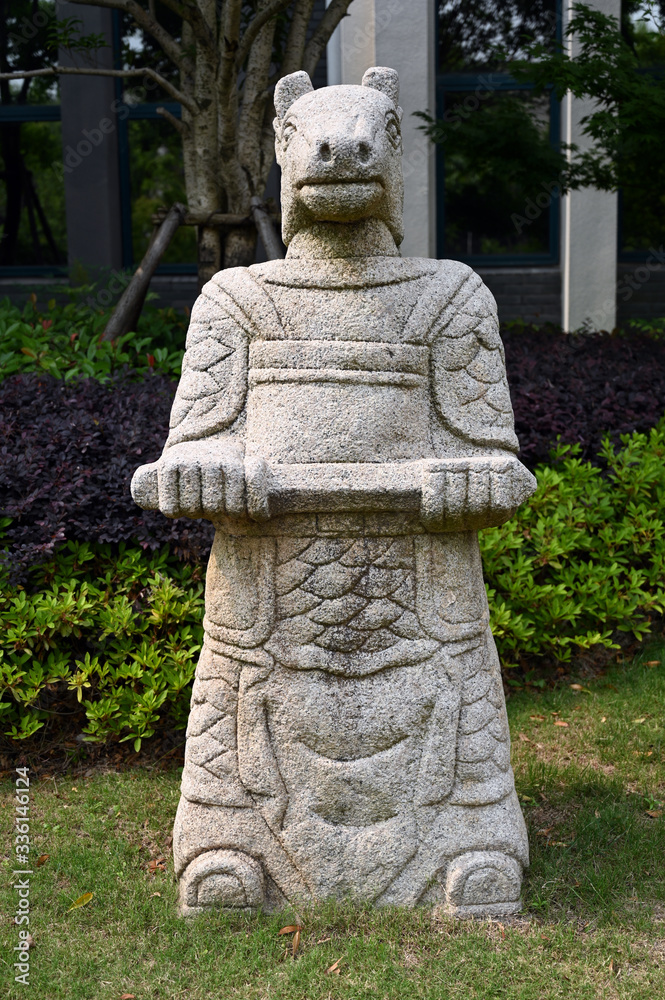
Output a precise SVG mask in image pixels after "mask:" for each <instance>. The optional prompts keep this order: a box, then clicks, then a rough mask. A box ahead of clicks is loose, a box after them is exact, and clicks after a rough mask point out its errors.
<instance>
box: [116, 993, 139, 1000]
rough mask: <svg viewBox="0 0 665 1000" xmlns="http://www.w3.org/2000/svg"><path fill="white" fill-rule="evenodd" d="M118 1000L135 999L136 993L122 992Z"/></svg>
mask: <svg viewBox="0 0 665 1000" xmlns="http://www.w3.org/2000/svg"><path fill="white" fill-rule="evenodd" d="M120 1000H136V995H135V994H134V993H123V994H122V996H121V997H120Z"/></svg>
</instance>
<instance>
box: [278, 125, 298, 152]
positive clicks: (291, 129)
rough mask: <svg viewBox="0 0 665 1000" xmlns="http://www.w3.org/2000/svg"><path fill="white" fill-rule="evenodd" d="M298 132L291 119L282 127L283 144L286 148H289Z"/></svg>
mask: <svg viewBox="0 0 665 1000" xmlns="http://www.w3.org/2000/svg"><path fill="white" fill-rule="evenodd" d="M296 132H297V129H296V126H295V123H294V122H292V121H291V120H290V119H289V120H288V121H286V122H284V124H283V125H282V144H283V145H284V146H288V144H289V143H290V142H291V139H292V138H293V136H294V135H295V134H296Z"/></svg>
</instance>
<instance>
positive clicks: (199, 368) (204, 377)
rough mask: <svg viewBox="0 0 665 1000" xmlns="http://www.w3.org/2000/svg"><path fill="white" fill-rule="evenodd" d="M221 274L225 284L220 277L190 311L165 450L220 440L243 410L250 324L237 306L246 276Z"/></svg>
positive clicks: (248, 317) (243, 312)
mask: <svg viewBox="0 0 665 1000" xmlns="http://www.w3.org/2000/svg"><path fill="white" fill-rule="evenodd" d="M234 270H237V271H240V270H241V269H240V268H237V269H234ZM242 270H243V271H244V269H242ZM222 274H224V283H223V284H222V281H221V280H220V276H219V275H216V276H215V277H214V278H213V279H212V281H209V282H208V284H207V285H205V287H204V288H203V291H202V292H201V294H200V295H199V297H198V299H197V300H196V302H195V304H194V308H193V309H192V315H191V320H190V324H189V330H188V331H187V341H186V345H185V347H186V350H185V356H184V358H183V362H182V375H181V377H180V382H179V384H178V389H177V392H176V396H175V399H174V401H173V408H172V410H171V419H170V423H169V426H170V433H169V437H168V441H167V443H166V446H167V448H168V447H169V446H170V445H173V444H179V443H180V442H182V441H196V440H201V439H202V438H209V437H211V436H213V435H214V436H218V435H219V434H220V432H224V431H226V430H228V429H229V428H231V427H232V425H233V424H234V423H235V421H236V420H237V419H238V417H239V416H240V414H241V413H242V410H243V407H244V405H245V397H246V394H247V354H248V344H249V339H250V336H251V332H252V322H251V318H250V316H249V315H248V313H247V312H246V311H245V310H243V308H242V307H241V306H240V305H239V304H238V301H237V300H238V298H239V296H238V290H240V291H241V290H242V283H243V275H235V276H234V275H232V274H231V272H230V271H229V272H222ZM234 277H235V281H234ZM245 280H247V279H246V278H245ZM234 285H236V286H238V288H234V287H233V286H234ZM225 286H227V287H225ZM234 291H235V293H236V294H235V295H234V294H233V292H234Z"/></svg>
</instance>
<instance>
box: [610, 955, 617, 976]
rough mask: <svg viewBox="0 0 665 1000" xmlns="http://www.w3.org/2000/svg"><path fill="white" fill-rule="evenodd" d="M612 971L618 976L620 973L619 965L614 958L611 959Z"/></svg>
mask: <svg viewBox="0 0 665 1000" xmlns="http://www.w3.org/2000/svg"><path fill="white" fill-rule="evenodd" d="M610 972H611V973H612V975H613V976H618V975H619V966H618V964H617V963H616V962H615V961H614V959H613V958H611V959H610Z"/></svg>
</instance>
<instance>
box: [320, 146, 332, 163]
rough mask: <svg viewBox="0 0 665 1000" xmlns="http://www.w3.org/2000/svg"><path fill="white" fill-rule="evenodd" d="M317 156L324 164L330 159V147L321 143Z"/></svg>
mask: <svg viewBox="0 0 665 1000" xmlns="http://www.w3.org/2000/svg"><path fill="white" fill-rule="evenodd" d="M319 156H320V157H321V159H322V160H325V161H326V162H327V161H328V160H331V159H332V152H331V150H330V145H329V144H328V143H327V142H322V143H321V145H320V146H319Z"/></svg>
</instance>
